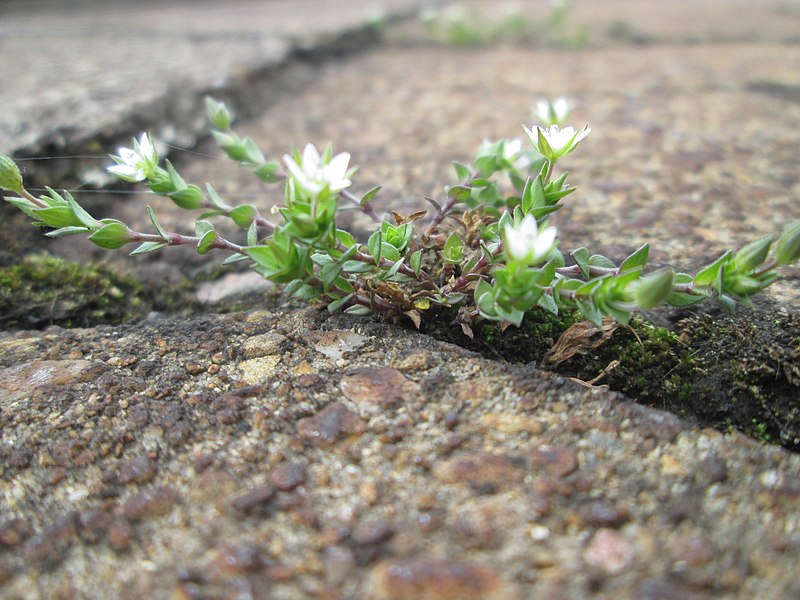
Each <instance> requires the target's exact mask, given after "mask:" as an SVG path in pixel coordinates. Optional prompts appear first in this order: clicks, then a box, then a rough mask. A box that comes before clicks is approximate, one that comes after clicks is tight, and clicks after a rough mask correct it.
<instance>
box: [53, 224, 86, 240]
mask: <svg viewBox="0 0 800 600" xmlns="http://www.w3.org/2000/svg"><path fill="white" fill-rule="evenodd" d="M87 231H91V229H89V228H88V227H61V228H60V229H54V230H53V231H48V232H47V233H45V235H46V236H47V237H49V238H60V237H64V236H67V235H75V234H76V233H86V232H87Z"/></svg>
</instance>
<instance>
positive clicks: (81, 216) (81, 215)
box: [66, 192, 101, 229]
mask: <svg viewBox="0 0 800 600" xmlns="http://www.w3.org/2000/svg"><path fill="white" fill-rule="evenodd" d="M66 196H67V203H68V204H69V207H70V208H71V209H72V213H73V214H74V215H75V217H76V218H77V219H78V220H79V221H80V222H81V224H82V225H85V226H86V227H88V228H89V229H95V228H97V227H100V225H101V223H100V221H98V220H97V219H95V218H94V217H93V216H92V215H90V214H89V213H88V212H86V210H84V208H83V207H82V206H81V205H80V204H78V203H77V202H76V200H75V198H73V197H72V194H70V193H69V192H66Z"/></svg>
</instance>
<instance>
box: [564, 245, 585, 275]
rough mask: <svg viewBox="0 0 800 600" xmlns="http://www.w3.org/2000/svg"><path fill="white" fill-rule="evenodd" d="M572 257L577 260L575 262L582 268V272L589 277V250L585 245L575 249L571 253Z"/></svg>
mask: <svg viewBox="0 0 800 600" xmlns="http://www.w3.org/2000/svg"><path fill="white" fill-rule="evenodd" d="M569 255H570V256H571V257H572V259H573V260H574V261H575V264H576V265H578V268H579V269H580V270H581V274H582V275H583V276H584V277H586V278H587V279H588V278H589V276H590V274H589V258H590V257H589V250H587V249H586V248H584V247H580V248H578V249H576V250H573V251H572V252H570V253H569Z"/></svg>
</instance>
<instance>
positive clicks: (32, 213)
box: [4, 196, 39, 221]
mask: <svg viewBox="0 0 800 600" xmlns="http://www.w3.org/2000/svg"><path fill="white" fill-rule="evenodd" d="M4 200H5V201H6V202H8V203H9V204H11V205H13V206H16V207H17V208H18V209H20V210H21V211H22V212H24V213H25V214H26V215H28V216H29V217H30V218H31V219H36V220H37V221H38V220H39V218H38V217H37V216H36V211H37V210H38V207H37V206H36V205H35V204H34V203H33V202H31V201H30V200H26V199H25V198H15V197H13V196H6V197H5V198H4Z"/></svg>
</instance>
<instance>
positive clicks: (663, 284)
mask: <svg viewBox="0 0 800 600" xmlns="http://www.w3.org/2000/svg"><path fill="white" fill-rule="evenodd" d="M674 282H675V273H674V272H673V271H672V269H661V270H659V271H655V272H653V273H650V275H647V276H645V277H642V278H641V279H640V280H639V285H638V286H637V287H636V303H637V304H638V305H639V306H640V307H642V308H655V307H656V306H660V305H661V304H664V302H666V301H667V298H669V295H670V294H671V293H672V286H673V284H674Z"/></svg>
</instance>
